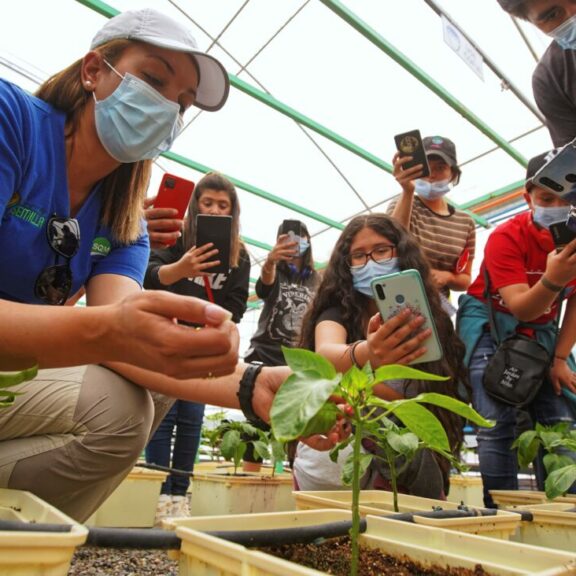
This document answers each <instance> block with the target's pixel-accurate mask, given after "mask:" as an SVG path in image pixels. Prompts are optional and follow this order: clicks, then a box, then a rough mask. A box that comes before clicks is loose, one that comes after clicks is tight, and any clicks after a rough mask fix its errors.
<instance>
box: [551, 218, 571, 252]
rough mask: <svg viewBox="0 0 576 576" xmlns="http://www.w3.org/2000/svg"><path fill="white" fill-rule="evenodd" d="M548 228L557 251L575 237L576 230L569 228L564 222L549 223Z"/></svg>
mask: <svg viewBox="0 0 576 576" xmlns="http://www.w3.org/2000/svg"><path fill="white" fill-rule="evenodd" d="M548 229H549V230H550V234H551V235H552V239H553V240H554V246H556V251H557V252H560V251H561V250H562V249H563V248H564V247H565V246H566V244H568V243H570V242H572V240H574V238H576V231H575V230H572V229H571V228H569V227H568V225H567V223H566V222H554V223H553V224H550V227H549V228H548Z"/></svg>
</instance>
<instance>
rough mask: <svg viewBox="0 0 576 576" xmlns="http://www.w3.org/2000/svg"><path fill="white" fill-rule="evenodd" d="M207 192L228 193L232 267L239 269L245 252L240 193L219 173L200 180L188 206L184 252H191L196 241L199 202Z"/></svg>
mask: <svg viewBox="0 0 576 576" xmlns="http://www.w3.org/2000/svg"><path fill="white" fill-rule="evenodd" d="M205 190H214V191H216V192H226V194H227V195H228V199H229V200H230V204H231V205H232V210H231V211H230V216H232V230H231V234H230V266H231V267H232V268H237V267H238V262H239V261H240V252H241V251H243V250H244V251H245V250H246V249H245V247H244V244H243V243H242V240H241V239H240V202H239V201H238V193H237V192H236V188H235V187H234V184H232V182H230V180H228V178H226V177H225V176H223V175H222V174H220V173H219V172H208V174H206V176H204V177H203V178H201V179H200V180H198V183H197V184H196V187H195V188H194V193H193V194H192V198H191V199H190V204H189V205H188V216H187V219H186V224H185V226H184V250H190V248H192V246H194V242H195V241H196V216H197V215H198V214H199V213H200V210H199V208H198V202H199V201H200V197H201V196H202V193H203V192H204V191H205Z"/></svg>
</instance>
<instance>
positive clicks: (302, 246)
mask: <svg viewBox="0 0 576 576" xmlns="http://www.w3.org/2000/svg"><path fill="white" fill-rule="evenodd" d="M308 248H310V242H308V240H306V238H300V239H299V240H298V256H304V254H305V253H306V250H308Z"/></svg>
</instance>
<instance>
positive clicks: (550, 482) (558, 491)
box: [544, 464, 576, 500]
mask: <svg viewBox="0 0 576 576" xmlns="http://www.w3.org/2000/svg"><path fill="white" fill-rule="evenodd" d="M574 482H576V464H571V465H570V466H565V467H564V468H560V469H559V470H554V472H552V473H550V474H549V475H548V478H546V482H545V483H544V489H545V490H546V497H547V498H548V499H549V500H553V499H554V498H557V497H558V496H562V495H563V494H565V493H566V492H567V491H568V489H569V488H570V486H572V484H574Z"/></svg>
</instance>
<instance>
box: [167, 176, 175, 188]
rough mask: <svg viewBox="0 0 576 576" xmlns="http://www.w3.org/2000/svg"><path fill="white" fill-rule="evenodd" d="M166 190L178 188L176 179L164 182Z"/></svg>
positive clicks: (168, 179)
mask: <svg viewBox="0 0 576 576" xmlns="http://www.w3.org/2000/svg"><path fill="white" fill-rule="evenodd" d="M164 184H165V186H166V188H171V189H173V188H175V187H176V180H174V178H166V181H165V182H164Z"/></svg>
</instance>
